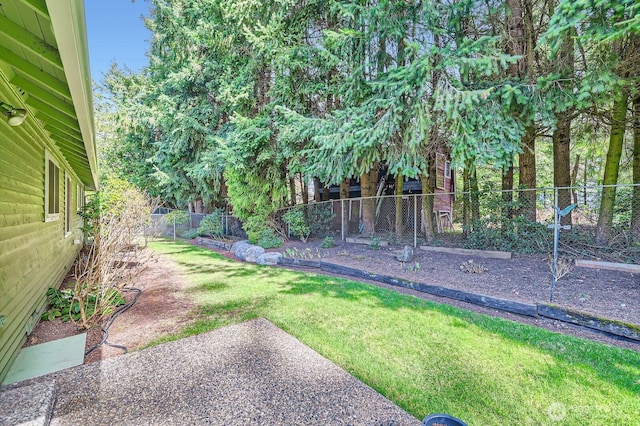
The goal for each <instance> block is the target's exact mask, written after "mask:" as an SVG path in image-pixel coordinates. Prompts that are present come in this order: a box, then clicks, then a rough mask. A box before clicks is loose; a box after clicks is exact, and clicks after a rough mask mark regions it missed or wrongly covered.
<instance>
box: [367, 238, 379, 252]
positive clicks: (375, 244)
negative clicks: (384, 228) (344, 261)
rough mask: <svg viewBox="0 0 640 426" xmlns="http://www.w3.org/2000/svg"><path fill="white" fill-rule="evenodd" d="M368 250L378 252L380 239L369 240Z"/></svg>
mask: <svg viewBox="0 0 640 426" xmlns="http://www.w3.org/2000/svg"><path fill="white" fill-rule="evenodd" d="M369 248H370V249H371V250H380V238H378V237H373V238H371V244H369Z"/></svg>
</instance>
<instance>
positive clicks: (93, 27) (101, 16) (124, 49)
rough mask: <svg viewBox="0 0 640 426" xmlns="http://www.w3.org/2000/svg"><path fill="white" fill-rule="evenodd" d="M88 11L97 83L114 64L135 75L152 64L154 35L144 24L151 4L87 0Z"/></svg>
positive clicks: (144, 2)
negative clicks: (133, 72) (150, 49)
mask: <svg viewBox="0 0 640 426" xmlns="http://www.w3.org/2000/svg"><path fill="white" fill-rule="evenodd" d="M84 7H85V15H86V20H87V36H88V38H89V62H90V64H91V77H92V78H93V80H95V81H99V80H102V78H103V75H104V74H105V73H106V72H107V71H108V70H109V67H110V66H111V63H112V62H114V61H115V62H117V63H118V65H120V67H123V66H125V65H126V66H127V67H128V68H129V69H131V70H132V71H139V70H140V69H142V68H143V67H144V66H146V65H147V64H148V59H147V56H146V52H147V51H148V50H149V42H150V40H151V33H150V32H149V30H147V29H146V28H145V26H144V23H143V21H142V16H143V15H144V16H148V15H149V7H150V3H149V1H148V0H136V1H135V2H132V1H131V0H84Z"/></svg>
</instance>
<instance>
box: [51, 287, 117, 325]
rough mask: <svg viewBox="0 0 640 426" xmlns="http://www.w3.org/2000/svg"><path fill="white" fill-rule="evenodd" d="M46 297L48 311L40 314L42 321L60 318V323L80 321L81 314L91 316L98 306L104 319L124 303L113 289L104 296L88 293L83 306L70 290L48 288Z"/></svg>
mask: <svg viewBox="0 0 640 426" xmlns="http://www.w3.org/2000/svg"><path fill="white" fill-rule="evenodd" d="M47 297H49V309H47V310H46V311H45V312H44V313H43V314H42V320H43V321H53V320H55V319H56V318H60V319H61V320H62V322H67V321H69V320H72V321H74V322H77V321H80V320H81V318H82V312H84V313H85V315H87V316H93V315H94V314H95V313H96V312H95V310H96V307H98V306H101V307H102V312H101V316H102V317H104V316H107V315H111V313H112V312H113V311H114V309H115V308H116V307H118V306H121V305H124V304H125V303H126V301H125V300H124V297H122V295H121V294H120V292H119V291H117V290H116V289H114V288H111V289H108V290H107V291H106V292H105V293H104V294H99V293H98V294H97V293H88V294H87V296H86V297H85V298H84V299H83V302H84V304H83V306H81V305H80V301H79V300H78V299H77V298H76V297H74V292H73V290H71V289H62V290H56V289H55V288H50V289H49V290H47ZM100 302H102V303H100Z"/></svg>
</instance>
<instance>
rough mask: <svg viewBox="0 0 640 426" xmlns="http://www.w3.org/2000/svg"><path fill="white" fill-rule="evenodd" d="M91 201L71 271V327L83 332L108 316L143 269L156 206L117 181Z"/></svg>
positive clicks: (147, 254)
mask: <svg viewBox="0 0 640 426" xmlns="http://www.w3.org/2000/svg"><path fill="white" fill-rule="evenodd" d="M95 197H96V198H94V199H93V200H91V201H90V202H89V203H88V204H87V207H86V208H85V210H84V213H83V217H84V218H85V226H84V227H83V230H84V231H85V246H84V248H83V250H82V251H81V252H80V255H79V256H78V260H77V261H76V265H75V271H74V278H75V285H74V288H73V302H78V303H77V304H75V309H77V310H79V312H76V313H78V314H80V315H79V320H76V325H77V326H78V327H80V328H85V329H88V328H91V327H92V326H94V325H96V324H98V323H99V322H100V321H101V320H102V319H103V318H105V317H107V316H109V315H110V314H111V313H113V311H114V309H115V305H116V303H114V302H115V301H117V300H120V301H121V300H122V297H121V290H122V289H123V288H125V287H127V286H131V285H132V284H133V282H134V281H135V279H136V278H137V277H138V276H139V275H140V273H141V272H142V271H143V270H144V269H145V267H146V264H147V262H148V261H149V259H150V257H151V253H150V252H149V251H148V250H146V249H145V246H146V242H147V240H148V231H149V230H150V226H149V225H150V220H151V213H152V212H153V211H154V210H155V208H156V207H157V200H154V199H152V198H151V197H150V196H149V195H148V194H146V193H143V192H141V191H140V190H138V189H136V188H135V187H133V186H131V185H129V184H126V183H124V182H121V181H115V182H111V186H109V187H108V188H107V189H105V191H104V192H101V193H98V194H96V196H95ZM73 305H74V303H72V308H74V306H73Z"/></svg>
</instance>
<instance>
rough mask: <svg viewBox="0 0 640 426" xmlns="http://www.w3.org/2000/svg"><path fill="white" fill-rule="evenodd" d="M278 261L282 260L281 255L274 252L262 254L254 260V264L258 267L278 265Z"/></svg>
mask: <svg viewBox="0 0 640 426" xmlns="http://www.w3.org/2000/svg"><path fill="white" fill-rule="evenodd" d="M280 259H282V253H278V252H275V251H274V252H269V253H262V254H261V255H260V256H258V258H257V259H256V263H257V264H258V265H277V264H278V263H280Z"/></svg>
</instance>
